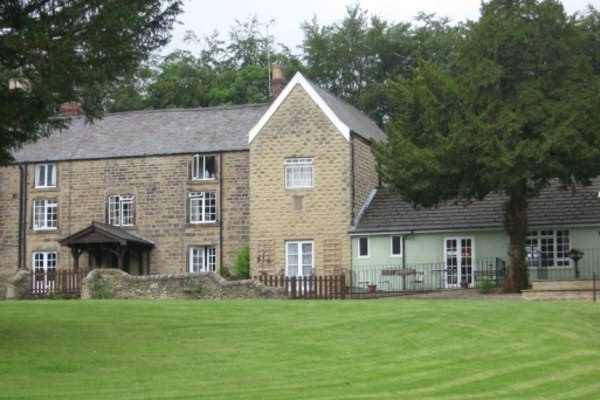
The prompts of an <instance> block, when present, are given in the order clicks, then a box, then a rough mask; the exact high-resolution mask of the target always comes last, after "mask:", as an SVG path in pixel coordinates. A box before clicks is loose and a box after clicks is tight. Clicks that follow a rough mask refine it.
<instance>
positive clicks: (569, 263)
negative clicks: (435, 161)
mask: <svg viewBox="0 0 600 400" xmlns="http://www.w3.org/2000/svg"><path fill="white" fill-rule="evenodd" d="M504 199H505V197H504V196H503V195H501V194H491V195H489V196H488V197H486V198H485V199H484V200H482V201H471V202H469V203H467V204H462V203H459V202H448V203H445V204H443V205H441V206H439V207H437V208H434V209H424V208H422V209H415V208H414V207H413V206H412V205H411V204H409V203H408V202H406V201H404V200H402V198H401V197H400V196H399V195H398V194H395V193H394V192H392V191H391V190H390V189H389V188H387V187H380V188H378V189H375V190H374V191H373V192H372V193H371V196H370V197H369V199H368V201H367V203H365V205H364V207H363V209H362V210H361V212H360V213H359V214H358V216H357V218H356V219H355V221H354V224H353V226H352V227H351V228H350V232H349V233H350V236H351V237H352V271H353V285H354V286H357V287H360V286H364V287H365V288H366V287H367V286H373V285H377V287H378V290H409V289H417V288H424V289H445V288H454V287H459V286H461V284H462V286H463V287H465V286H468V287H473V286H477V285H478V283H480V282H481V281H483V280H488V279H489V280H492V281H494V283H499V280H500V279H502V277H503V276H504V273H505V271H506V268H508V267H509V266H508V265H507V264H508V237H507V235H506V233H505V232H504V228H503V216H502V210H503V203H504ZM528 218H529V235H528V239H527V252H528V263H529V265H530V274H529V275H530V279H532V280H535V279H538V278H548V277H562V278H572V277H591V275H592V273H593V271H594V268H595V270H596V271H597V270H598V266H599V265H600V179H595V180H593V181H592V184H591V185H590V186H585V187H583V186H577V187H575V188H569V189H565V188H562V187H561V186H560V185H559V184H558V183H553V184H551V185H549V186H548V187H547V188H545V189H544V190H543V191H542V192H541V194H540V196H539V197H537V198H535V199H532V200H530V202H529V214H528ZM575 250H581V251H582V252H583V256H581V258H580V259H579V260H577V262H575V259H576V258H577V256H576V253H574V251H575ZM576 267H577V268H576ZM399 277H401V278H399Z"/></svg>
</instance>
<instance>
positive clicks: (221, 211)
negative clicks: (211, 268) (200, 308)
mask: <svg viewBox="0 0 600 400" xmlns="http://www.w3.org/2000/svg"><path fill="white" fill-rule="evenodd" d="M223 156H224V154H223V153H221V154H219V216H220V217H219V271H215V272H216V273H217V274H219V276H220V272H221V269H222V268H223V227H224V226H225V224H224V223H223V216H224V213H223V175H224V174H223Z"/></svg>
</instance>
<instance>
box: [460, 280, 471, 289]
mask: <svg viewBox="0 0 600 400" xmlns="http://www.w3.org/2000/svg"><path fill="white" fill-rule="evenodd" d="M460 288H461V289H468V288H469V281H468V280H467V279H466V278H463V280H462V281H461V282H460Z"/></svg>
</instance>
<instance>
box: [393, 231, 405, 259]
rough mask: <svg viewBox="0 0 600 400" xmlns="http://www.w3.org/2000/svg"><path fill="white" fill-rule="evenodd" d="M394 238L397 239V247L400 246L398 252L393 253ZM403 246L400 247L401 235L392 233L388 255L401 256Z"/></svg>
mask: <svg viewBox="0 0 600 400" xmlns="http://www.w3.org/2000/svg"><path fill="white" fill-rule="evenodd" d="M394 239H398V243H399V245H398V247H399V248H400V251H399V252H398V253H394ZM403 250H404V249H403V248H402V236H401V235H392V236H390V257H402V252H403Z"/></svg>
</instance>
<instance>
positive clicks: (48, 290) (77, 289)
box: [31, 269, 90, 297]
mask: <svg viewBox="0 0 600 400" xmlns="http://www.w3.org/2000/svg"><path fill="white" fill-rule="evenodd" d="M89 272H90V271H89V270H87V269H75V270H70V269H59V270H56V269H49V270H47V271H44V270H37V271H33V272H32V273H31V294H32V295H34V296H47V295H60V296H62V297H78V296H80V294H81V281H82V280H83V278H85V277H86V275H87V274H88V273H89Z"/></svg>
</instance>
